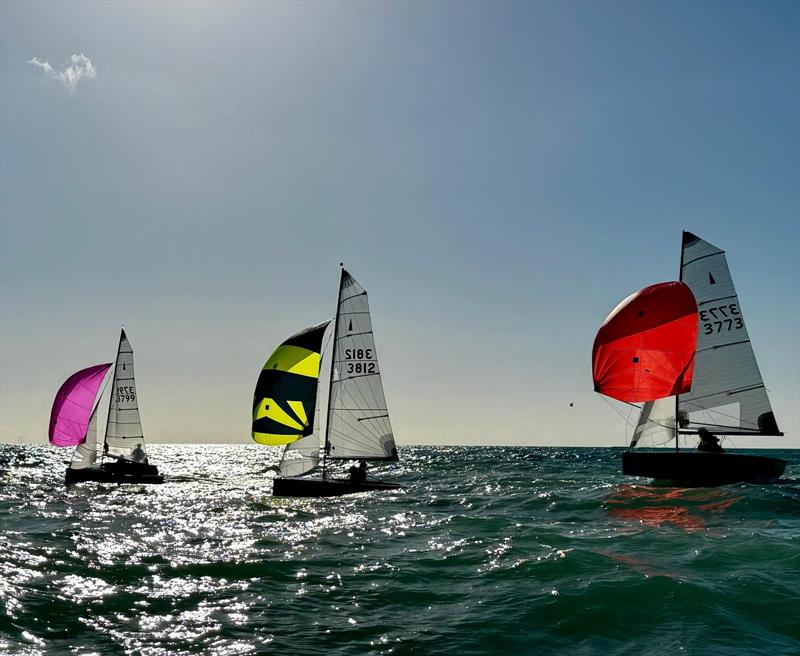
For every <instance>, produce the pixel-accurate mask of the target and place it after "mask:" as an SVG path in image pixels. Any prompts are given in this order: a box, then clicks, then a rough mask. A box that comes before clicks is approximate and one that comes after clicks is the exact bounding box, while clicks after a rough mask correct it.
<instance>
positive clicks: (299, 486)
mask: <svg viewBox="0 0 800 656" xmlns="http://www.w3.org/2000/svg"><path fill="white" fill-rule="evenodd" d="M402 487H403V486H402V485H400V484H398V483H386V482H384V481H364V482H363V483H353V482H351V481H350V480H348V479H346V478H326V479H322V478H293V477H286V478H276V479H275V481H274V483H273V486H272V496H274V497H340V496H342V495H344V494H356V493H358V492H374V491H376V490H399V489H402Z"/></svg>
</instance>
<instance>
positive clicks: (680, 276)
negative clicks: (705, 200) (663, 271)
mask: <svg viewBox="0 0 800 656" xmlns="http://www.w3.org/2000/svg"><path fill="white" fill-rule="evenodd" d="M685 238H686V231H685V230H681V264H680V267H679V268H678V281H679V282H683V241H684V239H685ZM679 396H680V395H679V394H676V395H675V453H678V451H680V439H681V433H680V430H681V426H680V424H681V422H680V418H679V416H678V407H679V406H678V397H679Z"/></svg>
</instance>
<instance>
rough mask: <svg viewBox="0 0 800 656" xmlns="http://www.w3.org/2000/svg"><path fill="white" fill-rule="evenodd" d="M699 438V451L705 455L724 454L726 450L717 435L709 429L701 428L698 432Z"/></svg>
mask: <svg viewBox="0 0 800 656" xmlns="http://www.w3.org/2000/svg"><path fill="white" fill-rule="evenodd" d="M697 436H698V437H699V438H700V444H698V445H697V450H698V451H703V452H705V453H724V451H725V449H723V448H722V446H721V445H720V443H719V439H718V438H717V436H716V435H713V434H712V433H711V431H709V430H708V429H707V428H701V429H700V430H699V431H697Z"/></svg>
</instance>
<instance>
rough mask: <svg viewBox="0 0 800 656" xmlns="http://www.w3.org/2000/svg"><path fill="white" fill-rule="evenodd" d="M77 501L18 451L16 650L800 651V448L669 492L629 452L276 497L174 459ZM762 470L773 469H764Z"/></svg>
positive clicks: (0, 564)
mask: <svg viewBox="0 0 800 656" xmlns="http://www.w3.org/2000/svg"><path fill="white" fill-rule="evenodd" d="M149 451H150V460H151V462H152V463H154V464H157V465H158V466H159V467H160V469H161V470H162V471H163V472H164V473H165V474H167V475H168V476H170V477H174V478H173V480H172V481H171V482H167V483H165V484H163V485H154V486H145V485H133V486H115V485H99V484H80V485H75V486H72V487H65V486H64V484H63V475H64V467H65V464H66V461H67V459H68V456H69V454H66V453H65V451H63V450H56V449H54V448H50V447H49V446H40V445H36V446H33V445H31V446H23V445H0V529H1V530H0V654H4V655H5V654H14V655H30V656H33V655H37V656H38V655H40V654H42V655H43V654H47V655H49V654H65V655H67V654H69V655H82V656H89V655H102V656H107V655H111V656H113V655H117V654H119V655H137V656H162V655H163V656H181V655H184V654H186V655H188V654H209V655H217V656H223V655H226V656H227V655H232V656H233V655H249V654H280V655H281V656H288V655H295V654H299V655H314V654H320V655H323V654H324V655H325V656H330V655H334V654H359V655H360V654H376V655H377V654H431V655H436V656H444V655H453V656H467V655H472V654H475V655H478V654H480V655H484V654H487V655H489V654H502V655H503V656H511V655H516V654H544V655H547V654H564V655H569V656H581V655H594V654H598V655H602V656H609V655H616V654H619V655H623V654H625V655H631V656H633V655H636V656H641V655H649V654H652V655H653V656H665V655H669V654H689V655H698V656H700V655H703V656H705V655H713V656H724V655H731V656H733V655H736V656H753V655H757V654H764V655H769V656H778V655H786V656H797V655H798V654H800V452H798V451H773V452H767V454H768V455H773V456H777V457H783V458H786V459H788V460H789V461H790V465H789V467H788V469H787V471H786V473H785V475H784V478H783V479H782V480H781V481H780V482H779V483H778V484H776V485H771V486H760V485H744V484H743V485H729V486H726V487H719V488H698V489H676V488H658V487H651V486H648V485H645V484H643V482H642V481H637V480H636V479H632V478H628V477H626V476H623V475H622V474H621V471H620V467H621V465H620V453H621V451H620V450H619V449H588V448H587V449H583V448H537V447H518V448H503V447H495V448H491V447H474V448H468V447H406V448H401V449H400V457H401V460H400V462H399V463H398V464H392V465H385V466H384V465H381V466H374V467H372V468H371V470H370V473H371V475H377V476H380V477H383V478H385V479H387V480H391V481H394V482H398V483H401V484H402V485H403V486H404V488H403V489H402V490H400V491H391V492H374V493H363V494H356V495H351V496H345V497H340V498H332V499H279V498H273V497H272V496H271V495H270V491H271V487H272V478H273V476H274V475H275V473H274V469H273V467H274V465H275V464H277V455H276V452H277V451H278V450H277V449H269V448H265V447H260V446H258V445H255V444H253V445H225V446H223V445H202V446H195V445H153V446H151V447H150V448H149ZM760 453H764V452H760Z"/></svg>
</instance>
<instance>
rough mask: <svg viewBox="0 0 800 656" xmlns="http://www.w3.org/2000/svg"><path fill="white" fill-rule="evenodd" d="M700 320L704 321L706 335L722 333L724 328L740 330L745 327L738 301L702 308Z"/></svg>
mask: <svg viewBox="0 0 800 656" xmlns="http://www.w3.org/2000/svg"><path fill="white" fill-rule="evenodd" d="M700 321H702V322H703V334H704V335H711V334H712V333H721V332H722V331H723V330H726V331H729V330H738V329H739V328H743V327H744V322H743V321H742V317H740V316H739V307H738V306H737V305H736V303H730V304H729V305H720V306H719V307H715V308H708V309H707V310H700Z"/></svg>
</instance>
